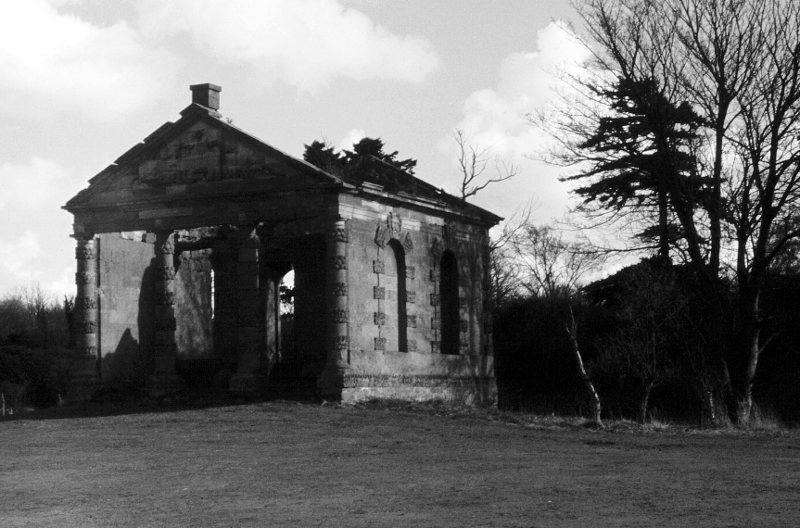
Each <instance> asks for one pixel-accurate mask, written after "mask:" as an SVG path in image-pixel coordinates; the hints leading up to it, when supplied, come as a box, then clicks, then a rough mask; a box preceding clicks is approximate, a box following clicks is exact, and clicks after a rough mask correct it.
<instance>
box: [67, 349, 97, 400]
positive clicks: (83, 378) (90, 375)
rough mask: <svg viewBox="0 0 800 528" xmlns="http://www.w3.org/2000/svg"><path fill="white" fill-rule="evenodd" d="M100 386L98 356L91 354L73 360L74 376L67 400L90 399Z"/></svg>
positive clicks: (71, 379)
mask: <svg viewBox="0 0 800 528" xmlns="http://www.w3.org/2000/svg"><path fill="white" fill-rule="evenodd" d="M99 388H100V377H99V376H98V375H97V358H95V357H93V356H89V357H85V358H83V357H82V358H79V359H75V360H73V363H72V376H71V378H70V382H69V387H68V388H67V394H66V398H67V401H72V402H79V401H89V400H90V399H91V398H92V395H93V394H94V393H95V391H97V389H99Z"/></svg>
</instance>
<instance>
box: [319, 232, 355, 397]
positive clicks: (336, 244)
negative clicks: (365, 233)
mask: <svg viewBox="0 0 800 528" xmlns="http://www.w3.org/2000/svg"><path fill="white" fill-rule="evenodd" d="M347 242H348V234H347V224H346V222H345V220H344V219H342V218H338V219H337V220H336V222H335V223H334V225H333V226H331V229H330V232H329V233H328V234H327V236H326V244H325V249H326V257H325V261H326V262H325V264H326V265H325V267H326V282H325V286H326V287H325V289H326V290H327V291H326V292H325V298H326V307H327V310H326V315H327V322H326V328H327V330H326V334H327V335H326V351H325V352H326V358H327V361H326V365H325V370H324V371H323V372H322V375H321V376H320V378H319V388H320V389H321V392H322V395H323V396H330V397H336V398H341V395H342V389H343V388H344V374H345V372H346V371H347V369H349V368H350V364H349V358H348V348H349V326H348V317H349V308H348V293H349V286H348V280H347Z"/></svg>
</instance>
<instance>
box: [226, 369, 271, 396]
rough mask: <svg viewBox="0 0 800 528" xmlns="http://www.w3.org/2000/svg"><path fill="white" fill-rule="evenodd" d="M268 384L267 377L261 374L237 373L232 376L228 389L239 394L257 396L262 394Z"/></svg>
mask: <svg viewBox="0 0 800 528" xmlns="http://www.w3.org/2000/svg"><path fill="white" fill-rule="evenodd" d="M266 386H267V378H266V377H265V376H262V375H260V374H253V373H236V374H234V375H233V376H231V380H230V382H229V383H228V391H229V392H230V393H231V394H235V395H237V396H243V397H246V398H256V397H259V396H262V395H263V394H264V392H265V389H266Z"/></svg>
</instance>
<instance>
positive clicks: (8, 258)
mask: <svg viewBox="0 0 800 528" xmlns="http://www.w3.org/2000/svg"><path fill="white" fill-rule="evenodd" d="M12 233H13V232H12ZM0 255H3V258H2V259H0V266H2V268H0V269H3V270H4V272H5V273H8V274H11V275H12V276H13V277H14V278H16V279H22V280H31V279H34V278H36V277H37V276H38V273H37V272H36V271H35V270H36V266H34V265H33V264H34V262H35V261H36V260H37V259H40V258H41V257H42V247H41V244H40V243H39V239H38V237H37V235H36V234H35V233H34V232H33V231H31V230H30V229H27V230H25V232H24V233H23V234H21V235H19V236H17V237H15V238H13V239H12V240H10V241H9V242H3V241H2V240H0Z"/></svg>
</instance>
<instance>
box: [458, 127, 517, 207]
mask: <svg viewBox="0 0 800 528" xmlns="http://www.w3.org/2000/svg"><path fill="white" fill-rule="evenodd" d="M453 137H454V138H455V140H456V144H457V145H458V150H459V155H458V165H459V168H460V170H461V184H460V186H459V192H460V194H461V199H462V200H466V199H467V198H471V197H473V196H475V195H476V194H478V193H479V192H480V191H482V190H484V189H485V188H486V187H488V186H489V185H491V184H493V183H500V182H503V181H506V180H510V179H511V178H513V177H515V176H516V175H517V174H518V173H519V167H518V166H517V165H515V164H513V163H511V162H510V161H507V160H503V159H502V158H500V157H499V156H492V154H491V152H490V149H489V148H488V147H478V146H476V145H473V144H470V143H469V138H468V136H467V134H466V133H465V132H464V131H463V130H461V129H456V131H455V132H454V133H453Z"/></svg>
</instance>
